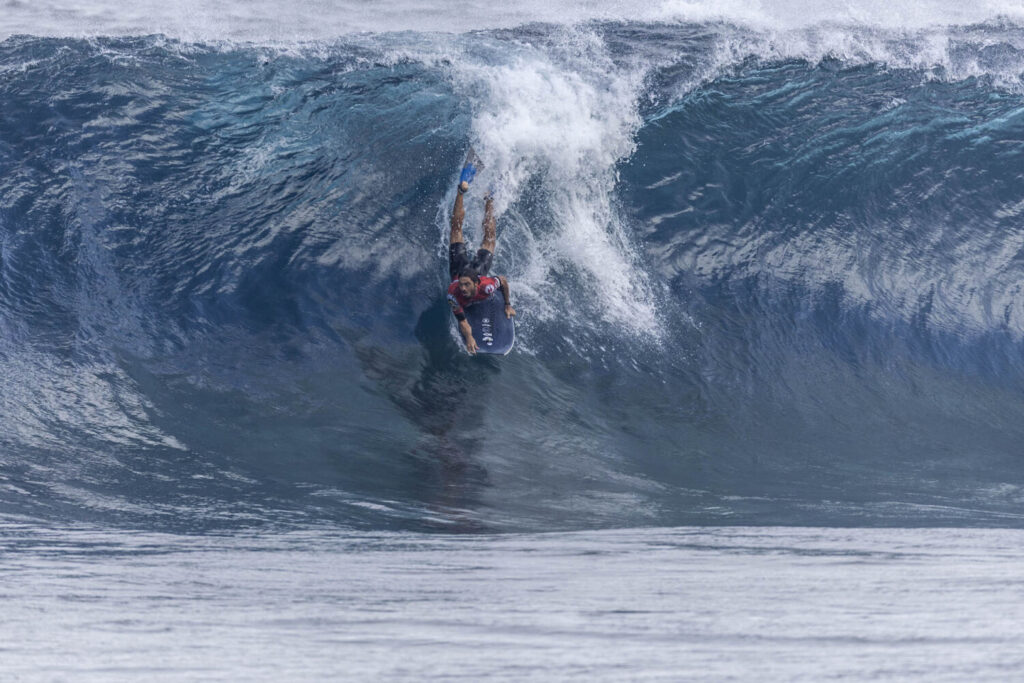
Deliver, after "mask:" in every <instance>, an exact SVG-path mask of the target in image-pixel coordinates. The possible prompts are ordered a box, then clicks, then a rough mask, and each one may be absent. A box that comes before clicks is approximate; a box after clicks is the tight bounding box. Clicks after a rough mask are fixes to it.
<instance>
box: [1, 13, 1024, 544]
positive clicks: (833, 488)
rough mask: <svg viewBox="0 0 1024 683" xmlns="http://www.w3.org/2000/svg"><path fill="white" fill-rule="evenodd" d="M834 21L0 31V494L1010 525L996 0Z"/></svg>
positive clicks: (460, 521)
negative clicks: (455, 259)
mask: <svg viewBox="0 0 1024 683" xmlns="http://www.w3.org/2000/svg"><path fill="white" fill-rule="evenodd" d="M824 30H825V29H821V31H824ZM831 30H832V31H834V32H835V33H838V34H843V35H845V37H846V38H849V40H850V42H852V43H854V44H855V45H854V47H853V48H851V49H848V50H846V51H842V50H833V49H830V48H828V44H829V43H828V39H826V38H821V37H820V36H819V34H818V33H817V32H816V30H809V31H808V32H807V33H806V34H805V35H804V36H803V39H804V40H805V43H800V45H798V46H796V47H794V46H793V45H788V46H787V45H777V44H774V43H771V42H770V41H768V40H767V39H766V38H765V37H764V36H763V35H761V34H757V33H755V32H753V31H752V30H748V29H743V28H738V27H735V26H732V25H729V24H672V25H668V24H631V23H617V22H613V23H591V24H585V25H578V26H571V27H567V26H556V25H549V24H533V25H527V26H524V27H521V28H516V29H503V30H491V31H479V32H474V33H466V34H462V35H457V36H450V35H439V34H417V33H410V32H406V33H396V34H386V33H385V34H368V35H363V36H358V37H351V38H344V39H338V40H336V41H333V42H329V43H318V44H316V45H301V44H300V45H297V46H296V45H293V46H290V47H287V48H284V47H280V46H278V47H274V48H269V47H259V46H256V45H246V44H237V43H236V44H206V43H195V42H184V41H181V40H172V39H168V38H164V37H162V36H143V37H127V38H91V39H73V38H37V37H27V36H15V37H10V38H7V39H6V40H4V41H3V42H0V276H2V277H0V374H2V376H3V390H2V394H0V513H2V514H4V515H14V516H19V517H23V518H28V519H33V520H72V521H79V522H90V523H93V522H95V523H102V524H109V525H125V526H132V527H143V528H147V529H157V530H160V529H168V530H175V531H181V530H186V531H187V530H192V529H195V530H202V529H216V528H226V527H237V526H275V527H277V526H281V527H290V526H295V525H299V526H301V525H306V524H320V523H333V524H339V525H342V526H345V527H353V528H369V529H393V528H399V529H411V530H431V529H447V530H466V531H489V530H508V529H513V530H560V529H573V528H591V527H613V526H627V525H676V524H718V523H727V524H741V523H742V524H801V525H803V524H806V525H836V524H838V525H854V524H856V525H865V524H866V525H905V524H913V525H918V524H920V525H934V524H942V525H944V524H950V525H974V524H984V525H1007V526H1020V525H1021V524H1022V522H1024V517H1022V516H1021V514H1020V503H1021V500H1022V499H1024V490H1022V488H1021V487H1022V484H1024V461H1022V455H1024V454H1022V452H1021V451H1022V449H1021V446H1020V444H1021V443H1022V442H1024V420H1022V419H1021V417H1022V416H1024V364H1022V360H1021V359H1022V353H1024V343H1022V340H1024V292H1022V288H1024V227H1022V223H1021V216H1022V215H1024V189H1022V187H1024V186H1022V183H1021V180H1022V173H1024V170H1022V169H1024V83H1022V81H1021V77H1022V74H1024V26H1020V25H1017V24H1015V23H1013V22H1012V21H1010V20H1002V21H993V22H989V23H985V24H979V25H975V26H968V27H953V28H949V29H942V30H939V29H936V30H934V31H931V32H928V33H922V34H910V33H907V32H888V33H886V32H884V31H881V30H880V29H879V30H878V31H875V32H873V33H870V32H869V33H865V31H859V32H858V31H856V30H854V29H849V30H848V31H847V32H846V34H844V29H842V28H841V27H833V28H832V29H831ZM936 36H939V37H940V38H941V39H942V41H943V43H942V44H943V47H942V49H941V50H940V51H939V52H938V53H935V52H934V50H933V43H934V42H935V40H934V39H935V37H936ZM819 38H820V41H821V43H822V44H824V45H825V47H821V46H820V45H819V44H818V43H815V40H818V39H819ZM858 46H860V47H858ZM470 144H473V145H474V146H475V147H476V149H477V151H478V152H479V153H480V154H481V156H483V157H484V158H485V160H486V161H487V165H488V166H487V170H486V171H485V172H484V174H483V175H482V176H481V178H480V179H479V180H478V182H477V183H476V185H475V186H474V192H473V193H471V194H470V195H469V199H468V204H469V211H470V213H469V217H468V219H467V232H468V233H469V239H470V240H473V241H476V240H479V238H480V231H479V222H480V218H481V214H482V211H481V202H480V197H481V194H482V190H483V188H484V187H486V186H487V185H489V184H493V185H494V186H495V187H496V188H497V192H498V203H499V210H500V217H499V220H498V229H499V245H498V249H497V254H496V260H495V270H496V272H498V273H499V274H505V275H507V276H508V277H509V279H510V281H511V284H512V294H513V299H514V303H515V305H516V308H517V310H518V311H519V328H518V342H517V347H516V350H515V351H513V353H512V354H511V355H510V356H508V357H506V358H504V359H500V360H494V359H485V358H469V357H468V356H466V355H465V354H464V353H463V352H462V350H461V349H460V346H459V344H458V339H457V337H456V336H455V334H454V332H453V328H452V326H451V320H450V318H451V316H450V314H449V313H448V312H447V308H446V306H445V304H444V301H443V289H444V286H445V285H446V282H445V280H446V264H445V261H444V253H445V249H446V243H445V241H446V231H447V212H448V211H449V210H450V205H451V201H452V200H453V198H454V183H455V179H456V178H457V174H458V168H459V165H460V162H461V159H462V156H463V155H464V153H465V150H466V148H467V147H468V146H469V145H470Z"/></svg>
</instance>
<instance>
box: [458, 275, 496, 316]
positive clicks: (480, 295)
mask: <svg viewBox="0 0 1024 683" xmlns="http://www.w3.org/2000/svg"><path fill="white" fill-rule="evenodd" d="M500 288H501V282H499V281H498V278H496V277H487V276H486V275H481V276H480V282H478V283H477V285H476V294H474V295H473V296H472V297H471V298H469V299H467V298H466V297H464V296H462V292H460V291H459V281H458V280H452V283H451V284H450V285H448V305H449V306H451V307H452V313H454V314H455V315H457V316H459V315H463V310H462V309H463V308H465V307H466V306H472V305H473V304H475V303H476V302H477V301H483V300H484V299H489V298H491V295H492V294H494V293H495V292H496V291H498V289H500Z"/></svg>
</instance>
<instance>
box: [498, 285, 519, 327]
mask: <svg viewBox="0 0 1024 683" xmlns="http://www.w3.org/2000/svg"><path fill="white" fill-rule="evenodd" d="M498 282H500V283H501V296H502V297H503V298H504V299H505V317H506V318H511V317H512V316H514V315H515V314H516V309H514V308H512V292H511V291H509V288H508V278H506V277H505V276H504V275H499V276H498Z"/></svg>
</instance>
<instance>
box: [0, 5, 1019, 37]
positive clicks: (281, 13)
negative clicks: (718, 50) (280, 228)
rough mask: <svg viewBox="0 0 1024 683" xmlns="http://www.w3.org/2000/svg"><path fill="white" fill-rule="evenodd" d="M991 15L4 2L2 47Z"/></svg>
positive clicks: (1002, 8)
mask: <svg viewBox="0 0 1024 683" xmlns="http://www.w3.org/2000/svg"><path fill="white" fill-rule="evenodd" d="M996 17H1006V18H1009V19H1011V20H1020V19H1024V5H1022V4H1021V3H1019V2H1005V1H1001V0H980V1H975V2H970V3H968V2H958V1H956V0H856V1H853V0H846V1H845V2H835V1H833V2H816V1H815V0H774V1H772V2H765V1H764V0H761V1H758V0H753V1H749V2H748V1H746V0H662V2H651V3H647V4H638V3H635V2H626V1H623V0H586V1H579V2H550V1H549V0H521V1H520V2H516V3H493V2H486V1H485V0H461V1H460V2H451V1H448V2H441V1H437V0H435V1H434V2H427V3H424V2H412V1H410V0H392V1H388V2H385V1H384V0H333V1H332V2H329V3H328V2H325V1H324V0H296V2H291V3H287V4H282V3H281V2H279V1H278V0H228V1H224V2H217V3H210V2H207V1H206V0H179V1H178V2H160V1H158V0H135V1H134V2H130V3H125V2H121V1H120V0H87V1H85V2H75V3H69V2H67V1H66V0H33V1H32V2H7V3H5V4H4V7H3V12H2V14H0V39H2V38H5V37H7V36H10V35H14V34H20V33H25V34H31V35H49V36H85V35H148V34H153V33H162V34H165V35H168V36H170V37H173V38H179V39H182V40H185V41H216V40H243V41H254V42H260V43H267V42H271V43H273V42H280V41H296V40H299V41H304V40H330V39H332V38H336V37H338V36H341V35H351V34H355V33H363V32H369V33H383V32H394V31H430V32H437V31H441V32H451V33H462V32H466V31H474V30H481V29H493V28H510V27H514V26H521V25H523V24H528V23H533V22H543V23H549V24H560V25H573V24H579V23H583V22H587V21H594V20H596V21H606V20H612V21H645V22H651V21H662V22H705V21H724V22H728V23H733V24H741V25H746V26H754V27H758V28H761V29H773V30H787V29H794V28H801V27H807V26H812V25H818V24H822V23H833V24H858V25H863V26H874V27H879V28H890V29H900V30H906V29H918V28H924V27H929V26H949V25H954V24H961V25H962V24H973V23H978V22H982V21H986V20H990V19H993V18H996Z"/></svg>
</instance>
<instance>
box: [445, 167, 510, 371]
mask: <svg viewBox="0 0 1024 683" xmlns="http://www.w3.org/2000/svg"><path fill="white" fill-rule="evenodd" d="M475 174H476V167H475V165H474V164H473V163H470V162H467V163H466V166H465V167H464V168H463V169H462V175H461V177H460V178H459V191H458V192H457V193H456V195H455V206H454V207H453V208H452V220H451V232H450V233H449V236H448V274H449V276H450V277H451V280H452V281H451V284H450V285H448V305H449V306H451V309H452V314H454V315H455V319H456V320H458V322H459V333H460V334H462V339H463V341H464V342H465V343H466V350H467V351H468V352H469V353H471V354H475V353H476V352H477V342H476V340H475V339H474V338H473V330H472V328H471V327H470V325H469V321H467V320H466V315H465V310H464V309H465V308H466V307H467V306H472V305H473V304H475V303H477V302H479V301H484V300H486V299H489V298H490V297H492V296H495V294H496V292H497V291H498V290H499V289H500V290H501V296H502V298H504V300H505V317H506V318H511V317H512V316H514V315H515V314H516V311H515V309H514V308H512V298H511V294H510V293H509V288H508V279H507V278H505V277H504V276H502V275H498V276H495V277H491V276H489V275H488V274H487V273H488V272H489V271H490V269H491V261H492V260H493V259H494V247H495V243H496V241H497V225H496V221H495V218H494V198H493V197H492V196H491V193H490V192H488V193H487V194H486V195H485V196H484V222H483V228H484V239H483V242H481V244H480V249H479V250H478V251H477V252H476V255H474V256H473V258H472V260H471V259H470V258H469V255H468V254H467V253H466V243H465V241H464V239H463V237H462V222H463V220H465V218H466V209H465V208H464V207H463V205H462V196H463V195H464V194H465V193H466V192H467V191H468V190H469V184H470V182H472V180H473V176H474V175H475Z"/></svg>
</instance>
